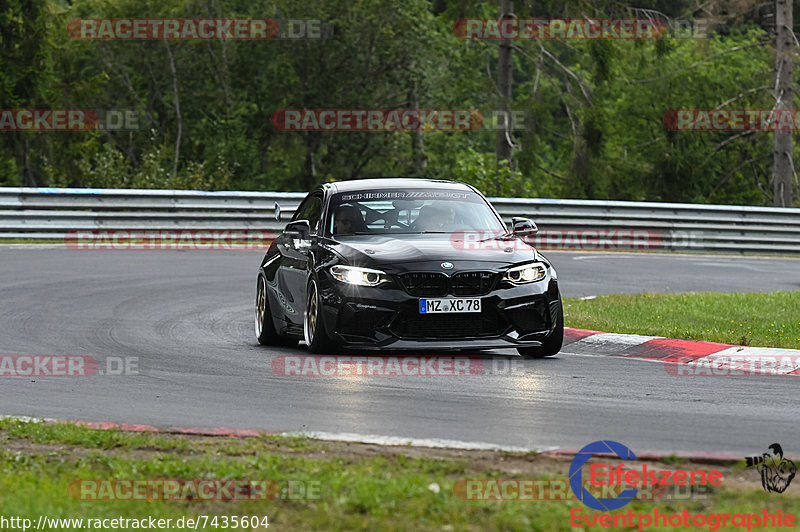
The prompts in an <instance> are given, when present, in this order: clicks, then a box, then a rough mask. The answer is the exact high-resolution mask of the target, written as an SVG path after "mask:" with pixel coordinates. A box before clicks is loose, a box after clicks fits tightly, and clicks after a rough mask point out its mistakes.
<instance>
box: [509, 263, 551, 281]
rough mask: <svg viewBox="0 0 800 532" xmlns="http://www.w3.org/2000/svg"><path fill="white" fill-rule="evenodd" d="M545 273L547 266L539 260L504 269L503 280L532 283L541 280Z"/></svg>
mask: <svg viewBox="0 0 800 532" xmlns="http://www.w3.org/2000/svg"><path fill="white" fill-rule="evenodd" d="M545 275H547V266H545V265H544V264H542V263H541V262H533V263H531V264H525V265H523V266H515V267H513V268H510V269H509V270H508V271H506V273H505V275H503V280H505V281H509V282H511V283H514V284H525V283H533V282H535V281H541V280H542V279H544V277H545Z"/></svg>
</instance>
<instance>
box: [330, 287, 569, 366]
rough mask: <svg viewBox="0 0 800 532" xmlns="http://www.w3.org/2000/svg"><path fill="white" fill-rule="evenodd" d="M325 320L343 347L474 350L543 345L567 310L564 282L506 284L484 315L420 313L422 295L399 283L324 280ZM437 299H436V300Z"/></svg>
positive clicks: (489, 296) (491, 295) (485, 301)
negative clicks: (562, 302) (563, 302)
mask: <svg viewBox="0 0 800 532" xmlns="http://www.w3.org/2000/svg"><path fill="white" fill-rule="evenodd" d="M320 288H321V290H320V295H321V296H322V319H323V320H324V321H325V328H326V330H327V331H328V332H329V334H330V335H331V336H332V337H333V338H334V339H335V340H336V341H337V342H338V343H340V344H341V345H342V346H343V347H352V348H358V349H366V350H369V349H383V348H389V349H392V350H420V349H434V350H468V349H497V348H509V347H536V346H539V345H541V343H542V341H543V340H544V339H545V338H547V337H548V336H549V335H550V334H551V332H552V331H553V329H554V328H555V326H556V323H557V322H558V314H559V313H560V312H561V306H560V305H559V301H560V294H559V290H558V282H557V281H556V280H555V279H553V278H551V277H550V276H549V274H548V277H547V278H545V279H543V280H541V281H538V282H534V283H529V284H525V285H516V286H514V285H510V284H504V283H500V285H499V286H497V287H496V288H495V289H493V290H491V291H490V292H488V293H486V294H485V295H481V296H465V295H458V296H454V295H446V296H436V297H444V298H454V297H469V298H480V299H481V300H482V302H481V312H480V313H467V314H430V315H428V314H420V312H419V300H420V296H412V295H410V294H409V293H407V291H406V290H405V289H404V287H402V286H401V285H400V283H398V282H392V283H387V284H384V285H381V286H377V287H363V286H355V285H350V284H345V283H342V282H339V281H336V280H335V279H333V278H332V277H330V276H329V275H326V274H323V275H321V276H320ZM431 297H434V296H431Z"/></svg>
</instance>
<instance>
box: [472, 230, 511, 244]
mask: <svg viewBox="0 0 800 532" xmlns="http://www.w3.org/2000/svg"><path fill="white" fill-rule="evenodd" d="M513 237H514V233H512V232H510V231H506V232H505V233H503V234H502V235H496V236H490V237H489V238H484V239H483V240H478V242H488V241H489V240H511V239H512V238H513Z"/></svg>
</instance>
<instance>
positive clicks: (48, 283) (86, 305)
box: [0, 246, 800, 456]
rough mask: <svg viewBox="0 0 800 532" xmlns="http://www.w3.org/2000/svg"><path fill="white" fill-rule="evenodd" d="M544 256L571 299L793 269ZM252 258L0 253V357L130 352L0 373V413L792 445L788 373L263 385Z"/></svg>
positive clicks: (683, 447) (548, 366)
mask: <svg viewBox="0 0 800 532" xmlns="http://www.w3.org/2000/svg"><path fill="white" fill-rule="evenodd" d="M548 255H549V256H550V257H551V258H552V259H553V260H554V261H555V263H556V266H557V269H558V273H559V282H560V283H561V286H562V289H563V292H564V294H565V295H566V296H573V297H575V296H578V297H582V296H590V295H596V294H606V293H623V292H627V293H637V292H644V291H669V292H682V291H691V290H714V291H738V290H756V289H757V290H797V289H798V287H800V260H797V259H776V258H736V257H722V256H686V255H666V254H664V255H645V254H629V253H575V252H551V253H548ZM261 256H262V253H261V252H250V251H228V252H224V251H129V250H125V251H106V250H96V251H78V250H68V249H64V248H57V247H52V246H43V247H39V248H36V247H30V246H20V247H14V246H6V247H0V355H89V356H93V357H95V358H96V359H97V360H98V361H99V362H100V367H101V368H105V367H106V366H105V364H106V363H107V362H106V360H107V358H108V357H138V374H136V375H122V376H119V375H94V376H90V377H79V378H76V377H13V378H12V377H0V414H17V415H29V416H41V417H49V418H60V419H79V420H87V421H116V422H125V423H142V424H150V425H156V426H171V425H175V426H225V427H239V428H261V429H266V430H273V431H318V432H328V433H355V434H366V435H380V436H396V437H403V438H419V439H445V440H458V441H463V442H486V443H491V444H497V445H502V446H513V447H525V448H536V449H545V448H553V447H557V448H565V449H576V448H580V447H582V446H583V445H585V444H587V443H589V442H591V441H594V440H598V439H613V440H617V441H620V442H623V443H625V444H627V445H628V446H629V447H631V448H632V449H634V450H635V451H637V452H641V451H645V450H648V451H660V452H672V451H676V452H680V451H682V452H702V453H732V454H737V453H738V454H741V455H742V456H744V455H745V454H747V453H753V452H761V451H762V450H764V449H766V447H767V445H769V444H771V443H773V442H781V443H782V444H783V445H784V448H785V449H786V451H787V453H790V454H796V453H798V452H800V443H798V441H799V440H800V438H798V435H800V429H798V425H797V422H796V413H797V411H798V410H799V409H800V394H798V393H797V386H798V382H799V381H797V380H796V379H795V378H793V377H730V378H685V377H683V378H682V377H675V376H670V375H669V374H667V372H666V371H665V370H664V366H663V365H662V364H659V363H653V362H647V361H641V360H631V359H622V358H613V357H607V356H591V355H587V354H585V353H574V352H571V351H570V349H569V346H568V347H567V348H566V350H565V352H563V353H562V354H560V355H559V356H558V357H556V358H554V359H546V360H532V361H521V360H518V361H517V366H516V367H515V368H514V370H513V371H508V370H507V369H508V367H509V366H510V360H511V359H510V358H509V359H506V358H497V359H492V358H486V360H485V364H486V367H487V368H488V369H489V370H490V371H487V372H485V373H484V374H481V375H478V376H474V377H449V378H446V377H436V378H432V377H382V378H376V377H370V378H335V377H317V378H313V377H302V378H300V377H281V376H277V375H275V374H274V373H273V371H272V369H271V365H270V364H271V362H272V360H273V359H274V358H275V357H277V356H280V355H292V354H295V355H301V354H305V350H304V348H303V347H302V346H300V347H297V348H295V349H288V348H278V349H267V348H263V347H261V346H258V345H257V343H256V341H255V338H254V336H253V311H252V306H253V296H254V291H255V273H256V269H257V266H258V261H259V260H260V258H261ZM567 325H569V324H567ZM513 353H514V352H513V351H508V352H502V351H498V352H497V354H498V355H503V354H513ZM419 354H420V355H425V354H429V353H419ZM515 360H516V359H515ZM503 369H506V371H503ZM495 370H496V371H495Z"/></svg>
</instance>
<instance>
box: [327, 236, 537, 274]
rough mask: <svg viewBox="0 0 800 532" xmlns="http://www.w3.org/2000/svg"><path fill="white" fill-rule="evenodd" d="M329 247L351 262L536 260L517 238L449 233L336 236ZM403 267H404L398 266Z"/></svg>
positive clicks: (463, 264)
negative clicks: (465, 238) (460, 236)
mask: <svg viewBox="0 0 800 532" xmlns="http://www.w3.org/2000/svg"><path fill="white" fill-rule="evenodd" d="M333 248H334V249H335V250H336V251H337V252H338V253H339V254H340V255H342V257H344V258H345V260H347V261H348V262H350V263H351V264H357V265H370V264H371V265H375V266H385V265H405V266H406V267H409V266H411V265H412V264H414V265H420V264H422V263H428V262H431V263H436V267H437V269H439V270H441V267H440V264H441V263H442V262H452V263H453V264H454V265H455V269H456V270H458V269H462V268H470V269H471V268H475V267H479V266H476V265H479V264H481V263H490V264H487V267H491V268H498V267H502V266H507V265H511V264H516V263H519V262H525V261H532V260H536V259H537V253H536V250H535V249H534V248H533V247H531V246H530V245H528V244H526V243H525V242H524V241H523V240H521V239H519V238H516V237H514V238H512V239H509V240H487V241H486V242H480V243H479V242H474V241H469V242H465V241H463V240H460V239H458V238H456V237H451V236H450V235H431V234H428V235H402V236H400V235H369V236H366V235H359V236H352V237H340V240H339V241H335V242H334V243H333ZM401 269H405V268H401Z"/></svg>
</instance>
